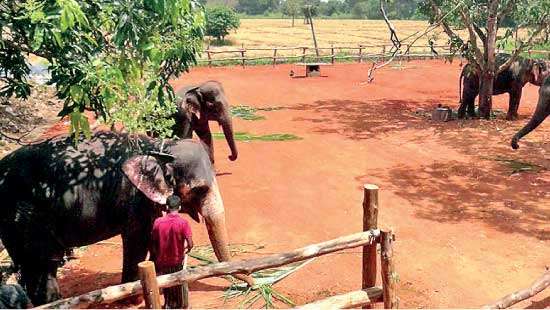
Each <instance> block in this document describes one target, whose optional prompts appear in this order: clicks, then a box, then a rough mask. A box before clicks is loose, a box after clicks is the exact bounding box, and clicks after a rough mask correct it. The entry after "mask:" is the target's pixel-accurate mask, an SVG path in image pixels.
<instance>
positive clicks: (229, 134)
mask: <svg viewBox="0 0 550 310" xmlns="http://www.w3.org/2000/svg"><path fill="white" fill-rule="evenodd" d="M228 113H229V112H228ZM220 125H221V126H222V129H223V134H224V136H225V140H226V141H227V145H229V148H230V149H231V156H229V160H231V161H234V160H236V159H237V156H238V152H237V145H236V144H235V137H234V136H233V121H232V120H231V116H230V115H227V116H225V117H224V118H222V119H221V120H220Z"/></svg>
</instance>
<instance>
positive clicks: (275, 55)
mask: <svg viewBox="0 0 550 310" xmlns="http://www.w3.org/2000/svg"><path fill="white" fill-rule="evenodd" d="M276 64H277V48H274V49H273V67H275V65H276Z"/></svg>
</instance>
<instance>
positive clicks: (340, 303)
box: [297, 287, 382, 310]
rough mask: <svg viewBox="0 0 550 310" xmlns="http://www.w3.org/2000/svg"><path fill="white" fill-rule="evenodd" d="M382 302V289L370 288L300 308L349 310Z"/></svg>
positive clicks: (307, 309)
mask: <svg viewBox="0 0 550 310" xmlns="http://www.w3.org/2000/svg"><path fill="white" fill-rule="evenodd" d="M379 301H382V288H380V287H370V288H368V289H364V290H360V291H354V292H349V293H346V294H342V295H336V296H332V297H329V298H326V299H322V300H318V301H315V302H312V303H310V304H306V305H303V306H300V307H298V308H297V309H303V310H310V309H311V310H315V309H319V310H325V309H326V310H330V309H349V308H356V307H362V306H365V305H369V304H371V303H374V302H379Z"/></svg>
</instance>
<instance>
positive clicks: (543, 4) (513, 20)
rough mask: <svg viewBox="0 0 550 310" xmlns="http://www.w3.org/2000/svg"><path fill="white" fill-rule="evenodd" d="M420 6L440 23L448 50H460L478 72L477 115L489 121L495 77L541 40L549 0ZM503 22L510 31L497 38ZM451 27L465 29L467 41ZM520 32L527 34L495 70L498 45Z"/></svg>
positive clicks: (446, 0) (445, 0) (444, 1)
mask: <svg viewBox="0 0 550 310" xmlns="http://www.w3.org/2000/svg"><path fill="white" fill-rule="evenodd" d="M422 7H423V9H424V12H426V13H427V14H429V15H430V16H431V20H432V22H436V23H441V25H442V27H443V30H444V31H445V33H446V34H447V35H448V36H449V38H450V42H451V48H452V49H453V50H455V51H458V50H460V51H461V52H462V54H463V55H464V56H465V57H466V58H467V59H468V61H469V62H470V63H471V64H472V65H473V66H474V68H475V70H477V71H478V72H479V74H480V76H481V79H480V92H479V113H480V117H483V118H487V119H488V118H489V117H490V115H491V109H492V93H493V81H494V77H495V76H496V75H497V74H498V73H500V72H502V71H504V70H506V69H507V68H508V67H509V66H510V65H511V64H512V63H513V62H514V61H515V60H516V59H517V57H518V56H519V55H520V53H521V52H522V51H524V50H525V49H527V48H529V47H530V46H531V45H532V44H533V43H534V41H535V40H536V39H537V38H539V39H540V38H541V36H540V34H541V32H542V31H543V30H545V29H548V27H550V18H549V16H550V0H462V1H460V2H457V1H456V0H425V1H424V2H423V5H422ZM505 20H508V22H507V23H506V24H507V25H508V26H509V28H507V29H506V31H505V33H504V34H503V35H502V36H500V37H499V36H498V34H499V32H498V31H499V28H502V26H503V22H504V21H505ZM451 26H458V27H461V28H465V29H467V30H468V38H467V39H462V38H461V37H460V36H459V35H458V34H457V33H456V32H455V31H454V30H453V28H451ZM519 29H524V30H525V31H526V32H527V35H526V36H525V37H524V38H523V39H521V38H519V39H518V42H517V43H516V44H515V46H514V49H513V51H512V55H511V57H510V58H509V59H508V61H506V62H505V63H503V64H502V65H500V66H498V67H496V64H495V52H496V46H497V44H499V43H504V42H508V40H509V39H511V36H512V34H513V33H516V32H517V30H519ZM478 42H481V44H482V47H480V46H479V45H478Z"/></svg>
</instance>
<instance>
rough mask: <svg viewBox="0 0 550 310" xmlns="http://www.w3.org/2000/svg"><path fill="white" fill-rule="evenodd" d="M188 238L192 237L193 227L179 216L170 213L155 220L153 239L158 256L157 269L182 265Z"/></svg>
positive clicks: (156, 260)
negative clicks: (186, 238)
mask: <svg viewBox="0 0 550 310" xmlns="http://www.w3.org/2000/svg"><path fill="white" fill-rule="evenodd" d="M186 236H188V237H191V227H189V223H188V222H187V221H186V220H185V219H183V218H181V217H179V215H177V214H171V213H168V214H167V215H165V216H163V217H159V218H158V219H156V220H155V223H154V224H153V233H152V236H151V237H152V246H153V247H154V248H155V252H156V255H157V257H156V259H155V264H156V265H157V267H175V266H178V265H181V264H182V262H183V258H184V256H185V237H186Z"/></svg>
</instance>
